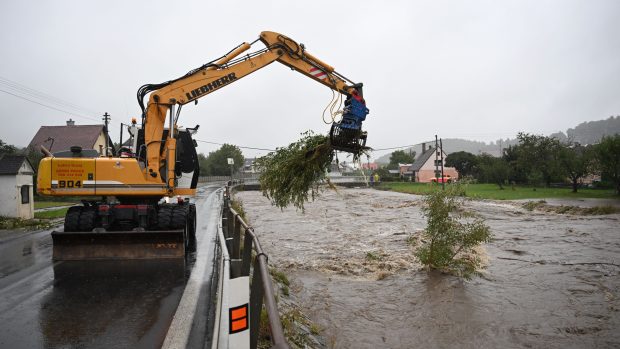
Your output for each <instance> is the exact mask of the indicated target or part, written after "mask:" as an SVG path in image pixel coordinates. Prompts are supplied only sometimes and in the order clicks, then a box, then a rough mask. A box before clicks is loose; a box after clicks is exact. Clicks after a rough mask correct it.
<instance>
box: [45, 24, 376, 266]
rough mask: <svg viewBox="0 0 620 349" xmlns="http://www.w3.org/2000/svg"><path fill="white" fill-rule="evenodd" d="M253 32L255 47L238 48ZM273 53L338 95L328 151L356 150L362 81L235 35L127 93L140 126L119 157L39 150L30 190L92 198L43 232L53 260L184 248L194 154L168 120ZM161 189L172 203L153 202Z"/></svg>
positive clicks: (275, 43)
mask: <svg viewBox="0 0 620 349" xmlns="http://www.w3.org/2000/svg"><path fill="white" fill-rule="evenodd" d="M259 40H260V41H262V43H263V44H265V46H266V47H265V48H262V49H260V50H258V51H255V52H251V53H246V54H244V55H241V54H242V53H244V52H246V51H247V50H248V49H250V47H251V46H252V44H254V43H256V42H257V41H259ZM276 61H277V62H280V63H282V64H284V65H286V66H288V67H290V68H291V69H293V70H295V71H297V72H299V73H301V74H303V75H305V76H307V77H309V78H311V79H313V80H315V81H317V82H319V83H321V84H323V85H326V86H327V87H329V88H331V89H332V90H334V91H335V92H338V93H341V94H343V95H345V96H347V97H348V99H347V107H346V108H345V109H344V112H343V115H342V119H341V120H340V121H338V122H334V123H333V124H332V126H331V130H330V142H331V145H332V147H333V148H334V149H336V150H341V151H346V152H351V153H357V154H359V152H360V151H361V150H363V149H364V148H365V143H366V133H365V132H364V131H362V129H361V125H362V121H364V120H365V118H366V115H367V114H368V109H367V108H366V106H365V102H364V100H363V99H362V98H361V96H362V93H363V92H362V84H361V83H353V82H352V81H351V80H349V79H347V78H346V77H344V76H343V75H341V74H339V73H337V72H336V70H335V69H334V68H333V67H332V66H330V65H328V64H326V63H325V62H323V61H321V60H320V59H318V58H316V57H315V56H313V55H311V54H310V53H309V52H308V51H306V49H305V47H304V45H303V44H298V43H297V42H295V41H294V40H292V39H290V38H288V37H286V36H284V35H282V34H278V33H275V32H270V31H265V32H262V33H261V34H260V37H259V38H258V39H257V40H256V41H254V42H252V43H251V44H250V43H243V44H241V45H239V46H237V47H236V48H235V49H233V50H232V51H230V52H228V53H227V54H226V55H224V56H222V57H221V58H219V59H217V60H214V61H212V62H209V63H207V64H204V65H203V66H201V67H199V68H197V69H194V70H192V71H190V72H188V73H187V74H186V75H184V76H182V77H180V78H178V79H175V80H171V81H167V82H164V83H161V84H147V85H144V86H142V87H141V88H140V89H139V90H138V96H137V97H138V103H139V105H140V107H141V109H142V127H140V128H139V129H138V128H137V129H138V130H139V131H138V135H137V142H136V145H137V146H136V148H135V149H134V151H133V152H132V153H130V155H129V156H128V155H127V153H126V152H125V153H122V154H121V153H120V152H119V156H117V157H114V156H103V157H91V156H89V155H88V154H87V152H85V151H82V150H81V149H80V148H79V147H73V148H72V149H71V152H64V155H59V156H53V155H52V154H49V153H48V154H47V155H48V156H47V157H45V158H44V159H43V160H42V161H41V162H40V165H39V172H38V179H37V192H38V193H39V194H41V195H51V196H97V197H102V199H101V200H92V201H90V200H87V201H83V205H80V206H74V207H71V208H69V210H68V212H67V214H66V217H65V224H64V231H58V232H56V231H55V232H53V233H52V237H53V242H54V252H53V258H54V259H55V260H82V259H143V258H180V257H183V256H184V255H185V253H186V252H187V251H189V250H191V249H192V248H193V247H194V246H193V241H195V239H194V237H195V231H196V209H195V206H194V204H192V203H190V202H189V201H188V200H187V199H185V200H183V199H181V198H182V197H188V196H192V195H194V194H195V192H196V185H197V182H198V159H197V156H196V149H195V147H196V143H195V141H194V140H193V139H192V138H191V135H192V133H194V132H195V129H189V128H188V129H182V128H179V127H177V120H178V118H179V113H180V110H181V107H182V106H183V105H185V104H188V103H190V102H195V101H196V102H197V99H199V98H201V97H204V96H206V95H208V94H210V93H212V92H214V91H217V90H219V89H221V88H223V87H225V86H228V85H230V84H232V83H233V82H236V81H238V80H239V79H241V78H243V77H245V76H247V75H249V74H251V73H253V72H255V71H257V70H259V69H261V68H263V67H265V66H267V65H268V64H270V63H272V62H276ZM149 93H150V96H149V99H148V103H147V104H146V106H145V105H144V99H145V97H146V95H147V94H149ZM353 97H354V98H353ZM166 119H168V121H167V120H166ZM166 122H168V127H166V125H165V124H166ZM67 154H69V155H67ZM171 197H172V198H174V197H177V198H178V200H176V201H177V202H176V203H166V202H162V201H163V199H164V198H171ZM173 201H174V200H173Z"/></svg>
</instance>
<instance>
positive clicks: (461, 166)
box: [446, 151, 478, 177]
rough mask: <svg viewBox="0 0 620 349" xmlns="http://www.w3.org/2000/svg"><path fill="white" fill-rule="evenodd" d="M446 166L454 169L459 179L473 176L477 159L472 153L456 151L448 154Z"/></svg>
mask: <svg viewBox="0 0 620 349" xmlns="http://www.w3.org/2000/svg"><path fill="white" fill-rule="evenodd" d="M446 166H448V167H454V168H455V169H456V171H457V172H458V173H459V176H460V177H465V176H473V175H474V174H475V171H476V169H477V166H478V158H477V157H476V155H474V154H472V153H468V152H466V151H457V152H456V153H451V154H448V156H447V157H446Z"/></svg>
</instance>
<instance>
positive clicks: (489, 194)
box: [378, 182, 620, 200]
mask: <svg viewBox="0 0 620 349" xmlns="http://www.w3.org/2000/svg"><path fill="white" fill-rule="evenodd" d="M448 185H450V184H446V186H448ZM463 187H464V188H465V193H466V195H467V196H468V197H471V198H477V199H493V200H519V199H550V198H558V199H581V198H597V199H617V200H620V197H618V196H616V195H614V191H613V190H611V189H579V191H578V192H577V193H573V192H571V189H570V188H533V187H522V186H515V187H514V188H512V187H510V186H505V187H504V190H500V189H499V187H498V186H497V185H496V184H464V185H463ZM437 188H441V184H439V185H437V184H430V183H399V182H393V183H389V182H386V183H381V185H380V186H379V187H378V189H383V190H391V191H397V192H401V193H410V194H427V193H429V192H431V191H433V190H435V189H437Z"/></svg>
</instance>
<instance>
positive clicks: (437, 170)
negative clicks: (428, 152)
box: [435, 135, 439, 183]
mask: <svg viewBox="0 0 620 349" xmlns="http://www.w3.org/2000/svg"><path fill="white" fill-rule="evenodd" d="M438 149H439V147H438V144H437V135H435V179H436V180H437V183H439V164H438V163H437V160H438V159H437V150H438Z"/></svg>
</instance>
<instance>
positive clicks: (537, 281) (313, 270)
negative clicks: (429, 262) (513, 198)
mask: <svg viewBox="0 0 620 349" xmlns="http://www.w3.org/2000/svg"><path fill="white" fill-rule="evenodd" d="M236 196H237V198H239V199H241V200H242V201H243V203H244V206H245V209H246V211H247V214H248V218H249V221H250V223H251V225H253V226H254V227H255V229H256V232H257V233H258V235H259V238H260V240H261V243H262V246H263V248H264V249H265V250H266V252H267V253H268V255H269V261H270V264H272V265H275V266H276V267H277V268H280V269H282V270H284V271H285V273H287V274H288V275H289V278H290V279H291V280H292V291H293V293H294V294H295V295H296V296H297V297H298V298H299V299H300V300H301V301H300V302H301V304H302V305H303V306H304V307H305V308H306V310H307V312H308V314H309V315H310V317H311V318H313V320H314V321H316V322H317V323H318V324H319V325H320V326H321V327H322V328H323V329H324V331H323V334H324V335H325V337H326V338H327V342H328V345H329V346H330V347H336V348H413V347H416V348H417V347H420V348H448V347H460V348H521V347H533V348H540V347H545V348H593V347H597V348H612V347H619V346H620V313H619V309H620V300H619V297H620V278H619V277H618V276H619V274H620V224H619V223H620V215H618V214H614V215H605V216H571V215H560V214H553V213H542V212H536V211H533V212H530V211H527V210H525V209H523V208H521V207H520V204H517V203H512V202H501V201H468V202H467V203H466V207H467V209H468V210H470V211H472V212H474V213H475V214H477V215H479V216H481V217H482V218H484V219H485V220H486V223H487V224H488V225H489V226H490V227H491V230H492V232H493V234H494V241H493V242H492V243H490V244H487V245H486V247H485V249H484V250H485V253H486V254H487V258H488V268H487V269H486V270H485V272H484V276H483V277H482V278H475V279H473V280H471V281H462V280H459V279H457V278H455V277H452V276H447V275H443V274H438V273H427V272H426V271H424V270H422V269H421V268H420V265H419V264H418V263H417V262H416V261H415V259H414V257H413V248H412V247H411V245H410V244H408V243H407V241H408V239H409V238H410V237H412V236H413V237H415V236H416V234H419V233H420V232H421V231H422V229H423V228H424V226H425V218H424V216H423V215H422V211H421V205H422V197H420V196H415V195H408V194H400V193H392V192H382V191H375V190H369V189H340V190H339V191H338V192H337V193H335V192H333V191H326V192H325V193H324V194H323V195H322V196H321V197H319V198H318V199H317V200H316V201H315V202H313V203H309V204H307V205H306V212H305V213H301V212H298V211H296V210H295V209H285V210H283V211H281V210H280V209H278V208H275V207H272V206H271V205H270V204H269V201H268V200H267V199H265V198H263V197H262V196H261V194H260V193H259V192H241V193H238V194H237V195H236Z"/></svg>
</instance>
